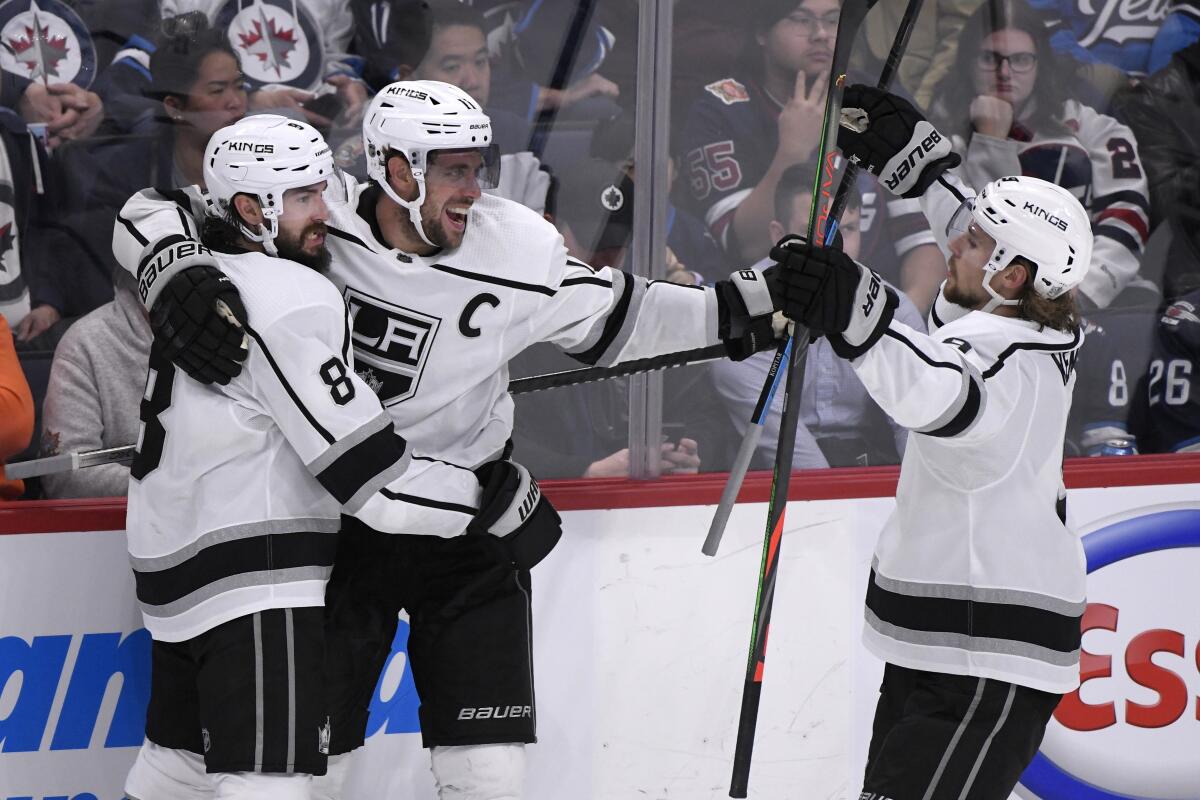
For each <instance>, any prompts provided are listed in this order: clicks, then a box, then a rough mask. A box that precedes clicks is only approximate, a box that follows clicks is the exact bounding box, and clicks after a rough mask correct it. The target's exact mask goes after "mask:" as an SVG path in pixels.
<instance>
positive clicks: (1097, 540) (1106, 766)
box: [1021, 508, 1200, 800]
mask: <svg viewBox="0 0 1200 800" xmlns="http://www.w3.org/2000/svg"><path fill="white" fill-rule="evenodd" d="M1083 544H1084V549H1085V551H1086V553H1087V559H1088V573H1089V574H1088V608H1087V611H1086V612H1085V614H1084V617H1083V630H1084V634H1083V647H1082V653H1081V663H1080V677H1081V681H1082V682H1081V685H1080V688H1079V689H1078V690H1077V691H1076V692H1074V693H1072V694H1070V695H1067V696H1066V697H1064V698H1063V701H1062V703H1060V704H1059V706H1058V709H1057V710H1056V711H1055V714H1054V718H1053V719H1052V720H1051V722H1050V725H1049V727H1048V728H1047V730H1046V737H1045V739H1044V741H1043V743H1042V748H1041V751H1040V752H1039V753H1038V755H1037V757H1036V758H1035V760H1034V762H1033V763H1032V764H1031V765H1030V767H1029V769H1028V770H1026V772H1025V774H1024V776H1023V777H1022V779H1021V785H1022V787H1023V788H1024V789H1025V790H1026V792H1025V793H1023V796H1032V797H1036V798H1040V800H1196V798H1200V583H1198V582H1197V579H1196V576H1197V575H1200V508H1174V509H1167V510H1156V511H1143V512H1141V513H1140V514H1137V515H1135V516H1130V517H1127V518H1125V519H1118V520H1116V521H1112V520H1106V521H1104V522H1102V523H1099V524H1098V525H1095V526H1093V529H1092V530H1090V532H1087V533H1086V534H1085V535H1084V536H1083Z"/></svg>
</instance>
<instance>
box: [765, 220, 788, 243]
mask: <svg viewBox="0 0 1200 800" xmlns="http://www.w3.org/2000/svg"><path fill="white" fill-rule="evenodd" d="M767 232H768V233H770V234H771V241H772V242H778V241H779V240H780V239H782V238H783V236H784V234H785V233H787V231H785V230H784V229H783V225H781V224H780V223H779V221H778V220H774V219H773V220H771V221H770V222H768V223H767Z"/></svg>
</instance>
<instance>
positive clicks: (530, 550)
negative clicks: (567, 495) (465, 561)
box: [467, 459, 562, 569]
mask: <svg viewBox="0 0 1200 800" xmlns="http://www.w3.org/2000/svg"><path fill="white" fill-rule="evenodd" d="M475 476H476V477H477V478H479V483H480V485H481V486H483V495H482V497H480V500H479V512H478V513H477V514H476V515H475V518H474V519H473V520H471V522H470V524H468V525H467V533H468V534H490V535H492V536H495V537H497V538H499V539H500V542H501V543H502V544H503V553H504V557H505V558H506V559H507V560H509V561H511V562H512V563H513V565H514V566H516V567H518V568H519V569H530V568H531V567H533V566H534V565H535V564H537V563H538V562H539V561H541V560H542V559H543V558H545V557H546V556H547V555H549V553H550V551H551V550H553V549H554V545H556V544H558V540H559V538H560V537H561V536H562V518H561V517H559V515H558V512H557V511H555V510H554V506H552V505H551V504H550V501H549V500H547V499H546V496H545V495H543V494H542V490H541V489H540V488H539V487H538V485H537V481H536V480H534V478H533V476H532V475H530V474H529V470H527V469H525V468H524V467H523V466H521V465H520V464H518V463H516V462H514V461H508V460H507V459H504V460H500V461H492V462H491V463H488V464H484V465H483V466H482V467H480V468H479V469H477V470H475Z"/></svg>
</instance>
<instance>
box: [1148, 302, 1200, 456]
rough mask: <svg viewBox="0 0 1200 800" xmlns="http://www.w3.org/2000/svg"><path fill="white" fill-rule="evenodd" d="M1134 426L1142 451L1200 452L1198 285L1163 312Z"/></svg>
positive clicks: (1155, 333)
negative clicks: (1136, 423) (1139, 410)
mask: <svg viewBox="0 0 1200 800" xmlns="http://www.w3.org/2000/svg"><path fill="white" fill-rule="evenodd" d="M1139 391H1140V395H1141V396H1140V403H1141V405H1142V412H1141V415H1139V417H1140V419H1139V422H1140V424H1138V425H1137V426H1136V429H1135V432H1136V433H1137V434H1138V444H1139V446H1140V448H1141V451H1142V452H1144V453H1193V452H1200V291H1194V292H1191V293H1190V294H1186V295H1184V296H1183V297H1181V298H1179V299H1178V300H1176V301H1175V302H1174V303H1172V304H1171V305H1170V306H1168V307H1167V309H1166V310H1165V311H1164V312H1163V313H1162V316H1161V317H1159V320H1158V325H1157V326H1156V327H1155V330H1154V339H1153V343H1152V345H1151V352H1150V360H1149V366H1148V369H1147V372H1146V377H1145V379H1144V384H1143V385H1142V387H1141V389H1140V390H1139Z"/></svg>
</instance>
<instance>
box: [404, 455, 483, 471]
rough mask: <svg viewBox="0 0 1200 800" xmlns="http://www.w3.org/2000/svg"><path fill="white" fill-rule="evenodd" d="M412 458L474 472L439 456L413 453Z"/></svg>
mask: <svg viewBox="0 0 1200 800" xmlns="http://www.w3.org/2000/svg"><path fill="white" fill-rule="evenodd" d="M412 460H413V461H429V462H431V463H434V464H445V465H446V466H447V467H454V468H455V469H461V470H464V471H466V472H474V470H472V469H469V468H468V467H464V466H463V465H462V464H452V463H450V462H449V461H443V460H442V459H440V458H430V457H429V456H418V455H414V456H413V457H412Z"/></svg>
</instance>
